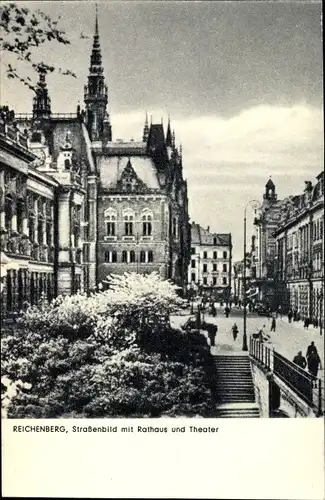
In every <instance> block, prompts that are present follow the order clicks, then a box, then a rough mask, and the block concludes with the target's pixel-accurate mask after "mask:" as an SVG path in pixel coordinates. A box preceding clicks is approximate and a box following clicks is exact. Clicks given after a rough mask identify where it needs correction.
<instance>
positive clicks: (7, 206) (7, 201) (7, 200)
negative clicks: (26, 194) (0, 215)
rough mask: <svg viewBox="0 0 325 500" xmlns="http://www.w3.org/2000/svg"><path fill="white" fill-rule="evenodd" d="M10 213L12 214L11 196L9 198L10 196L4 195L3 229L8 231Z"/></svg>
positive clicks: (9, 229) (9, 227)
mask: <svg viewBox="0 0 325 500" xmlns="http://www.w3.org/2000/svg"><path fill="white" fill-rule="evenodd" d="M12 215H13V210H12V198H11V196H6V197H5V229H6V231H8V232H9V233H10V231H11V220H12Z"/></svg>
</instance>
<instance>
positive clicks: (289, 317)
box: [288, 309, 292, 323]
mask: <svg viewBox="0 0 325 500" xmlns="http://www.w3.org/2000/svg"><path fill="white" fill-rule="evenodd" d="M291 321H292V311H291V309H289V311H288V322H289V323H291Z"/></svg>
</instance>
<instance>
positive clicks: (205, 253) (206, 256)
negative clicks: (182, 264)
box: [191, 247, 228, 259]
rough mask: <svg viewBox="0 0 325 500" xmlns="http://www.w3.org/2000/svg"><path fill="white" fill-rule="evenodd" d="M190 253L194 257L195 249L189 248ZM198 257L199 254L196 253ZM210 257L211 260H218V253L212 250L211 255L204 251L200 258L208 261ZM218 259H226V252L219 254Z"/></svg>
mask: <svg viewBox="0 0 325 500" xmlns="http://www.w3.org/2000/svg"><path fill="white" fill-rule="evenodd" d="M191 253H192V255H194V254H195V253H196V252H195V247H192V248H191ZM198 255H199V256H201V252H200V253H198ZM210 255H212V259H217V258H218V251H217V250H214V251H213V252H212V253H210V252H207V251H204V252H203V254H202V258H203V259H209V258H211V257H210ZM219 258H223V259H228V252H226V251H223V252H219Z"/></svg>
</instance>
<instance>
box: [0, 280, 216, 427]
mask: <svg viewBox="0 0 325 500" xmlns="http://www.w3.org/2000/svg"><path fill="white" fill-rule="evenodd" d="M104 285H106V286H108V289H106V290H102V291H100V292H98V293H93V294H91V295H90V296H87V295H85V294H81V293H79V294H76V295H73V296H71V297H68V296H65V297H63V296H60V297H58V298H57V299H55V300H54V301H52V302H51V303H50V304H49V303H47V302H46V301H43V302H42V303H41V304H40V305H39V306H37V307H36V306H33V307H29V308H28V309H27V310H26V311H25V312H24V313H23V314H22V316H21V318H20V320H19V322H18V328H16V329H15V330H12V331H10V332H7V333H5V334H4V335H3V337H2V373H3V375H4V376H6V377H7V380H9V383H7V384H3V386H2V388H3V392H4V397H6V401H5V402H6V412H7V414H8V416H9V417H14V418H24V417H31V418H33V417H34V418H40V417H42V418H55V417H60V416H62V415H64V416H65V417H66V416H71V415H83V416H87V417H100V416H106V417H107V416H159V415H161V414H168V415H176V414H184V415H185V414H191V415H192V414H193V412H194V413H195V414H198V413H200V414H202V415H203V414H207V413H209V412H211V408H213V398H212V392H211V387H210V385H211V380H212V378H213V377H211V373H212V372H211V366H212V365H211V359H210V358H211V357H209V356H210V354H209V352H208V349H207V346H206V344H204V343H202V338H201V337H200V336H198V337H195V336H193V335H192V334H185V333H181V332H179V331H177V330H174V329H172V328H171V327H170V324H169V316H170V314H171V313H173V312H175V311H176V310H177V309H178V308H179V307H180V306H181V305H182V304H183V301H182V299H180V298H179V296H178V295H177V288H176V287H175V286H174V285H173V284H172V283H171V282H169V281H163V280H162V279H161V278H160V277H159V276H158V274H156V273H152V274H150V275H146V276H143V275H138V274H135V273H125V274H124V275H122V276H116V275H112V276H109V277H108V278H107V281H106V282H105V283H104ZM209 363H210V364H209ZM206 367H208V368H209V369H208V370H207V369H206ZM209 370H210V371H209ZM16 381H20V384H16V385H15V388H16V389H17V390H16V389H15V391H12V390H11V394H9V391H8V387H11V383H13V384H15V382H16Z"/></svg>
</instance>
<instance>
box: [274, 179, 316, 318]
mask: <svg viewBox="0 0 325 500" xmlns="http://www.w3.org/2000/svg"><path fill="white" fill-rule="evenodd" d="M274 235H275V241H276V261H275V262H276V267H275V271H276V279H277V282H278V283H281V282H282V283H284V284H285V287H286V292H287V293H286V295H285V297H284V298H283V302H284V303H285V306H286V307H287V308H288V309H289V308H291V309H292V311H296V312H297V313H299V316H300V317H301V318H302V319H304V318H307V317H308V318H310V319H311V320H312V321H313V322H314V323H316V324H318V325H319V324H320V325H321V327H322V328H323V327H324V323H323V321H324V320H323V314H324V257H323V255H324V253H323V250H324V172H321V173H320V174H319V175H318V176H317V181H316V183H315V184H314V185H312V183H311V182H310V181H307V182H306V183H305V190H304V192H303V193H302V194H300V195H297V196H292V197H290V198H289V199H288V200H287V204H286V210H285V211H283V213H282V217H281V219H280V222H279V224H278V227H277V228H276V230H275V233H274Z"/></svg>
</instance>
